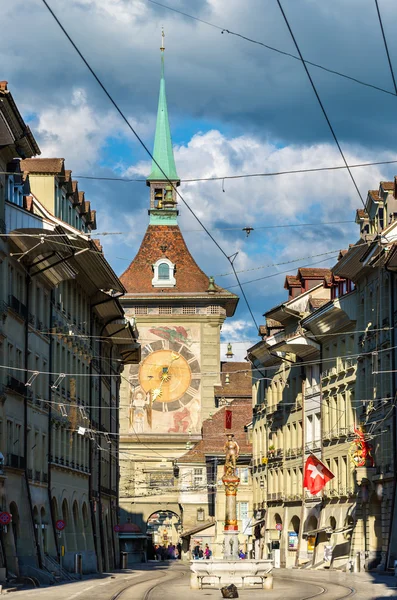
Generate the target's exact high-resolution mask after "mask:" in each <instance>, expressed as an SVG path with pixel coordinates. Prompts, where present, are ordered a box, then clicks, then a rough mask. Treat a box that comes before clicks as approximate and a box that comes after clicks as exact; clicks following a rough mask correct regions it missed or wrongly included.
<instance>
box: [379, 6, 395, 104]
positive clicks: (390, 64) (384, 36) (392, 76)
mask: <svg viewBox="0 0 397 600" xmlns="http://www.w3.org/2000/svg"><path fill="white" fill-rule="evenodd" d="M375 6H376V12H377V13H378V20H379V25H380V30H381V32H382V38H383V43H384V46H385V51H386V56H387V61H388V63H389V68H390V75H391V78H392V80H393V85H394V91H395V93H396V96H397V85H396V79H395V77H394V71H393V65H392V63H391V58H390V53H389V48H388V46H387V40H386V35H385V30H384V29H383V23H382V17H381V14H380V10H379V4H378V0H375Z"/></svg>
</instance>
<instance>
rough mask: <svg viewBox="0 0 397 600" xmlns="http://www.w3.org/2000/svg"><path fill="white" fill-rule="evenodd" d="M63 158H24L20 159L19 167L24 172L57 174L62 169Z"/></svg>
mask: <svg viewBox="0 0 397 600" xmlns="http://www.w3.org/2000/svg"><path fill="white" fill-rule="evenodd" d="M64 162H65V159H64V158H25V160H21V169H22V171H25V173H51V174H53V175H57V174H58V173H62V172H63V169H64Z"/></svg>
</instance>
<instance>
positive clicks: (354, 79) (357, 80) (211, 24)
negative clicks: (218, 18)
mask: <svg viewBox="0 0 397 600" xmlns="http://www.w3.org/2000/svg"><path fill="white" fill-rule="evenodd" d="M147 1H148V2H150V3H151V4H156V5H157V6H161V8H165V9H166V10H170V11H172V12H175V13H178V14H180V15H182V16H184V17H187V18H188V19H192V20H193V21H198V22H199V23H203V24H204V25H208V26H209V27H214V28H215V29H218V30H219V31H220V32H221V33H228V34H229V35H233V36H236V37H239V38H241V39H242V40H245V41H246V42H250V43H251V44H257V45H258V46H263V48H267V50H271V51H272V52H277V54H282V55H283V56H289V57H290V58H293V59H295V60H299V61H301V60H302V59H301V58H299V56H295V54H292V53H291V52H286V51H285V50H280V49H279V48H275V47H274V46H269V45H268V44H265V43H264V42H260V41H259V40H255V39H253V38H249V37H247V36H245V35H242V34H241V33H237V32H235V31H231V30H230V29H226V27H221V26H220V25H215V23H210V22H209V21H205V20H204V19H200V18H199V17H195V16H193V15H189V14H188V13H185V12H183V11H181V10H178V9H176V8H173V7H171V6H167V5H166V4H162V3H161V2H157V1H156V0H147ZM304 62H305V63H306V64H307V65H310V66H312V67H316V68H317V69H321V70H322V71H326V72H327V73H331V74H332V75H337V76H338V77H343V78H344V79H348V80H350V81H353V82H354V83H358V84H359V85H364V86H365V87H369V88H372V89H374V90H378V91H379V92H383V93H384V94H389V95H390V96H396V95H397V91H396V93H394V92H391V91H390V90H386V89H385V88H382V87H380V86H377V85H374V84H372V83H367V82H365V81H362V80H361V79H357V78H356V77H351V76H350V75H346V74H344V73H340V71H335V70H334V69H329V68H328V67H324V66H323V65H319V64H318V63H314V62H311V61H310V60H304Z"/></svg>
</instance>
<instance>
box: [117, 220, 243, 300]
mask: <svg viewBox="0 0 397 600" xmlns="http://www.w3.org/2000/svg"><path fill="white" fill-rule="evenodd" d="M164 247H165V248H166V250H165V251H164V252H163V250H162V248H163V249H164ZM161 257H164V258H167V259H168V260H170V261H171V262H172V263H173V264H174V265H175V279H176V285H175V286H174V287H172V288H158V287H153V285H152V279H153V268H152V265H153V264H154V263H156V262H157V261H158V260H159V259H160V258H161ZM120 279H121V281H122V282H123V285H124V287H125V288H126V290H127V293H129V294H133V293H140V294H142V293H150V294H155V295H159V296H160V295H175V294H183V293H189V294H191V293H207V291H208V285H209V278H208V276H207V275H206V274H205V273H204V272H203V271H202V270H201V269H200V267H199V266H198V265H197V263H196V261H195V260H194V258H193V257H192V255H191V254H190V252H189V249H188V247H187V246H186V242H185V240H184V238H183V235H182V233H181V230H180V229H179V227H178V225H149V226H148V228H147V230H146V233H145V236H144V238H143V240H142V243H141V246H140V248H139V250H138V253H137V255H136V256H135V258H134V259H133V261H132V262H131V264H130V265H129V267H127V269H126V270H125V271H124V273H123V274H122V275H121V277H120ZM215 288H216V292H215V293H214V294H213V295H212V296H211V295H210V294H208V298H211V297H212V298H214V299H216V297H217V296H219V295H220V294H223V295H224V294H227V295H228V297H233V298H235V299H236V300H237V296H236V295H235V294H232V293H231V292H228V291H227V290H224V289H223V288H221V287H219V286H215Z"/></svg>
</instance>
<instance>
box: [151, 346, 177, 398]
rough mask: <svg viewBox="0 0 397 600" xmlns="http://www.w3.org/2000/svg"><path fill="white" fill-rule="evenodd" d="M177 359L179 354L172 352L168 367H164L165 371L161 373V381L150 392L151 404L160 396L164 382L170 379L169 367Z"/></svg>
mask: <svg viewBox="0 0 397 600" xmlns="http://www.w3.org/2000/svg"><path fill="white" fill-rule="evenodd" d="M178 359H179V354H176V353H175V352H173V353H172V354H171V362H170V364H169V365H168V367H166V371H163V373H162V375H161V381H160V385H159V387H158V388H156V389H154V390H153V391H152V402H155V401H156V400H157V398H159V397H160V396H161V387H162V385H163V383H164V382H165V381H169V380H170V377H171V374H170V367H171V365H172V363H174V362H175V361H176V360H178Z"/></svg>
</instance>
